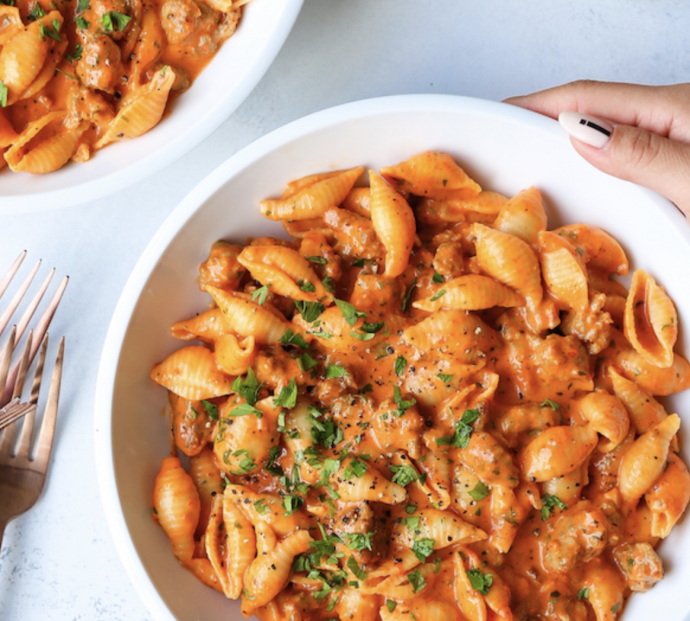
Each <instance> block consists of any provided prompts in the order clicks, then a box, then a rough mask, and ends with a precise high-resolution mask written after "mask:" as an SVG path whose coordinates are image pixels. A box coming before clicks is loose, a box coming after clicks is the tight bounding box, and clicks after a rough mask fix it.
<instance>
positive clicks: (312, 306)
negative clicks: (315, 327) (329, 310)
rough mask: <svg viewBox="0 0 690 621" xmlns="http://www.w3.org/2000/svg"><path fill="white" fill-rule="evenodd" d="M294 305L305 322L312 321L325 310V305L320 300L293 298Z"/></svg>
mask: <svg viewBox="0 0 690 621" xmlns="http://www.w3.org/2000/svg"><path fill="white" fill-rule="evenodd" d="M295 306H296V307H297V310H298V311H299V313H300V315H302V319H304V321H306V322H307V323H314V322H315V321H316V320H317V319H318V318H319V317H320V316H321V313H323V311H325V310H326V307H325V306H324V305H323V304H321V302H303V301H301V300H295Z"/></svg>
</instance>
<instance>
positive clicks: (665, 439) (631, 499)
mask: <svg viewBox="0 0 690 621" xmlns="http://www.w3.org/2000/svg"><path fill="white" fill-rule="evenodd" d="M679 428H680V418H679V417H678V415H677V414H671V416H668V417H667V418H665V419H664V420H663V421H661V422H660V423H659V424H658V425H655V426H654V427H652V428H651V429H650V430H649V431H647V432H646V433H644V434H643V435H641V436H640V437H639V438H638V439H637V440H635V442H634V444H633V445H632V446H631V447H630V448H629V449H628V452H627V453H626V454H625V455H624V456H623V460H622V461H621V465H620V470H619V471H618V488H619V489H620V492H621V496H623V500H625V501H626V502H627V503H628V504H629V505H631V506H632V505H633V504H634V503H636V502H637V501H638V500H639V499H640V497H641V496H643V495H644V494H646V493H647V492H648V491H649V489H650V488H651V487H652V485H654V482H655V481H656V480H657V479H658V478H659V477H660V476H661V473H662V472H663V471H664V468H665V467H666V460H667V458H668V451H669V446H670V445H671V441H672V440H673V437H674V436H675V435H676V432H677V431H678V429H679Z"/></svg>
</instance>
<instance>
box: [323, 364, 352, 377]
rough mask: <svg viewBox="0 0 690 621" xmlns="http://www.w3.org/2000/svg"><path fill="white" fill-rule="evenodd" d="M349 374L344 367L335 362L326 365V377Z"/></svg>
mask: <svg viewBox="0 0 690 621" xmlns="http://www.w3.org/2000/svg"><path fill="white" fill-rule="evenodd" d="M346 375H350V373H349V371H348V370H347V369H346V368H345V367H340V366H338V365H337V364H329V365H328V366H327V367H326V377H345V376H346Z"/></svg>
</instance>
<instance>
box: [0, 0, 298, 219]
mask: <svg viewBox="0 0 690 621" xmlns="http://www.w3.org/2000/svg"><path fill="white" fill-rule="evenodd" d="M303 2H304V0H259V1H258V2H250V3H249V4H248V5H247V6H246V7H245V11H244V15H243V17H242V20H241V21H240V24H239V26H238V28H237V31H236V32H235V34H234V35H233V36H232V37H230V39H229V40H228V41H226V42H225V44H224V45H223V46H222V47H221V49H220V51H219V52H218V53H217V54H216V55H215V56H214V57H213V59H212V60H211V62H210V63H209V64H208V66H207V67H206V69H204V71H202V72H201V74H200V75H199V77H198V78H197V79H196V80H195V81H194V84H192V87H191V88H190V89H189V90H188V91H187V92H186V93H184V94H183V95H182V96H181V97H179V98H178V99H177V100H176V101H175V102H174V103H173V109H172V111H171V113H170V114H169V115H168V116H167V117H165V118H164V119H163V120H162V121H161V122H160V123H159V124H158V125H157V126H156V127H154V128H153V129H152V130H151V131H150V132H148V133H147V134H144V135H143V136H140V137H139V138H133V139H132V140H125V141H124V142H120V143H117V144H112V145H110V146H108V147H106V148H105V149H103V150H101V151H98V152H96V153H95V154H94V156H93V158H92V159H91V160H89V161H88V162H85V163H83V164H77V163H74V162H70V163H68V164H67V165H66V166H65V167H63V168H61V169H60V170H56V171H55V172H52V173H49V174H46V175H31V174H29V173H13V172H11V171H9V170H8V169H7V168H5V169H4V170H2V171H0V214H6V213H13V212H17V211H43V210H47V209H54V208H57V207H65V206H68V205H76V204H79V203H83V202H86V201H90V200H94V199H96V198H100V197H101V196H105V195H106V194H110V193H112V192H115V191H118V190H121V189H123V188H125V187H127V186H129V185H131V184H133V183H136V182H137V181H141V180H142V179H145V178H146V177H148V176H150V175H152V174H153V173H155V172H157V171H159V170H160V169H161V168H163V167H165V166H167V165H168V164H170V163H171V162H174V161H175V160H176V159H177V158H179V157H181V156H182V155H184V154H185V153H186V152H187V151H190V150H191V149H192V148H194V147H195V146H196V145H197V144H199V143H200V142H201V141H202V140H203V139H204V138H206V137H207V136H209V135H210V134H211V132H213V130H214V129H216V128H217V127H218V126H219V125H220V124H221V123H222V122H223V121H225V119H227V118H228V117H229V116H230V115H231V114H232V113H233V112H234V111H235V110H236V109H237V108H238V107H239V106H240V104H241V103H242V102H243V101H244V100H245V99H246V97H247V96H248V95H249V93H251V92H252V90H253V89H254V87H255V86H256V85H257V84H258V82H259V80H261V78H262V77H263V76H264V74H265V73H266V71H268V68H269V67H270V66H271V63H272V62H273V60H274V59H275V57H276V56H277V55H278V52H279V51H280V48H281V47H282V46H283V43H285V39H287V36H288V35H289V34H290V30H292V26H293V25H294V23H295V21H296V20H297V15H298V14H299V11H300V9H301V8H302V3H303Z"/></svg>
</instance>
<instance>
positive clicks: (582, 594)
mask: <svg viewBox="0 0 690 621" xmlns="http://www.w3.org/2000/svg"><path fill="white" fill-rule="evenodd" d="M577 599H587V600H588V599H589V587H583V588H581V589H580V590H579V591H578V593H577Z"/></svg>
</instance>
